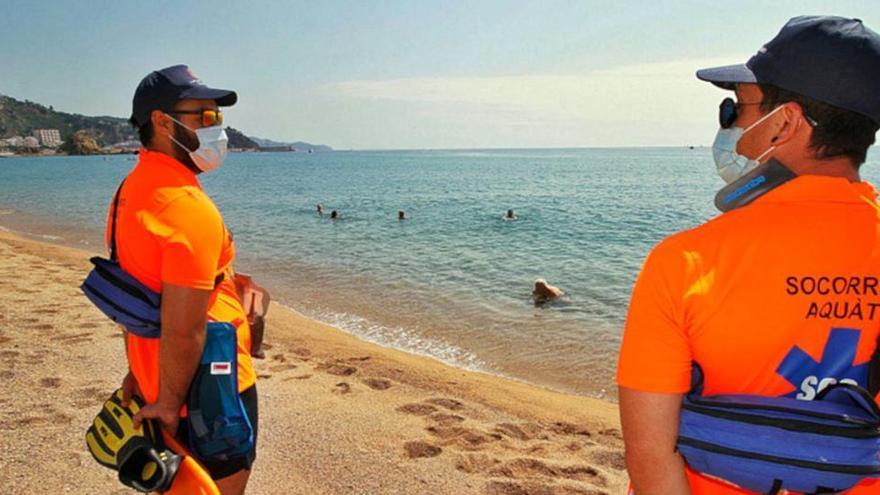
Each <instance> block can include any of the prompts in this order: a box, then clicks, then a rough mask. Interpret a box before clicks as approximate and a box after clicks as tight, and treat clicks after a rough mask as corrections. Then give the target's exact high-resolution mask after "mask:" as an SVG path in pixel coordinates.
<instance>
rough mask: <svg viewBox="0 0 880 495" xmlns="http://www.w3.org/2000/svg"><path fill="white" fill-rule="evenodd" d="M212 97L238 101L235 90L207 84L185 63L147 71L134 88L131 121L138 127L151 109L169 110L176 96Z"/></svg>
mask: <svg viewBox="0 0 880 495" xmlns="http://www.w3.org/2000/svg"><path fill="white" fill-rule="evenodd" d="M189 99H195V100H214V101H216V102H217V105H218V106H221V107H229V106H232V105H235V102H236V101H238V95H236V94H235V91H231V90H228V89H215V88H209V87H208V86H206V85H205V83H203V82H202V80H201V79H199V77H198V76H196V75H195V74H194V73H193V71H192V69H190V68H189V67H187V66H186V65H173V66H171V67H166V68H164V69H162V70H157V71H153V72H150V73H149V74H147V77H145V78H143V79H142V80H141V83H140V84H138V87H137V89H136V90H135V92H134V99H133V100H132V105H131V106H132V110H131V121H132V122H133V123H134V124H135V125H137V126H138V127H140V126H142V125H144V124H146V123H147V122H148V121H149V120H150V113H151V112H152V111H153V110H163V111H166V112H167V111H170V110H172V109H173V108H174V105H175V104H176V103H177V102H178V101H180V100H189Z"/></svg>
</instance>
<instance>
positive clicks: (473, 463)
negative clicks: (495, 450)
mask: <svg viewBox="0 0 880 495" xmlns="http://www.w3.org/2000/svg"><path fill="white" fill-rule="evenodd" d="M498 464H501V461H499V460H498V459H495V458H492V457H489V456H488V455H486V454H465V455H463V456H460V457H459V458H458V460H457V461H455V469H458V470H459V471H461V472H464V473H468V474H474V473H482V472H484V471H488V470H489V469H491V468H493V467H495V466H496V465H498Z"/></svg>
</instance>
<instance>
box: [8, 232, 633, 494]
mask: <svg viewBox="0 0 880 495" xmlns="http://www.w3.org/2000/svg"><path fill="white" fill-rule="evenodd" d="M90 255H91V254H90V253H88V252H86V251H81V250H77V249H72V248H67V247H62V246H56V245H51V244H46V243H40V242H36V241H32V240H27V239H23V238H20V237H17V236H15V235H13V234H10V233H7V232H2V231H0V260H2V262H0V296H2V297H0V435H2V438H3V441H2V448H0V487H3V490H2V491H3V493H13V494H15V493H32V492H36V493H63V492H75V493H120V494H121V493H134V492H133V491H131V490H128V489H126V488H125V487H123V486H122V485H121V484H120V483H119V482H118V481H117V480H116V478H115V473H113V472H112V471H110V470H108V469H106V468H103V467H101V466H100V465H98V464H97V463H96V462H95V461H94V460H93V459H92V458H91V456H90V455H89V453H88V451H87V450H86V448H85V442H84V439H83V435H84V433H85V430H86V428H87V427H88V425H89V424H90V422H91V420H92V418H93V416H94V415H95V414H96V413H97V411H98V409H99V408H100V405H101V402H102V401H103V400H104V399H105V398H106V396H108V395H109V394H110V392H112V391H113V390H114V389H115V388H117V387H118V386H119V383H120V381H121V379H122V377H123V375H124V370H125V358H124V355H123V342H122V338H121V332H120V331H119V330H118V329H117V328H116V327H115V326H114V325H113V324H112V323H111V322H110V321H109V320H107V319H106V318H105V317H103V315H101V314H100V313H99V312H98V310H97V309H95V308H93V307H92V306H91V304H90V303H89V302H88V300H87V299H86V298H85V297H84V296H83V295H82V293H81V292H80V291H79V288H78V287H79V284H80V283H81V281H82V279H83V278H84V277H85V275H86V273H87V272H88V270H89V269H90V266H91V265H90V264H89V263H88V258H89V256H90ZM269 289H270V290H271V287H270V288H269ZM266 343H267V345H266V354H267V358H266V359H265V360H261V361H257V362H256V367H257V373H258V374H259V378H260V380H259V382H258V391H259V397H260V438H259V448H258V457H257V463H256V465H255V469H254V472H253V475H252V477H251V483H250V486H249V490H248V493H254V494H257V493H259V494H264V493H265V494H274V493H285V494H303V495H307V494H308V495H319V494H328V495H329V494H333V495H336V494H455V495H458V494H488V495H508V494H511V495H513V494H516V495H529V494H532V495H556V494H559V495H562V494H565V495H576V494H617V493H622V492H623V491H624V490H625V485H626V474H625V472H624V465H623V454H622V442H621V440H620V430H619V423H618V420H617V408H616V406H615V405H614V404H613V403H611V402H606V401H601V400H597V399H592V398H587V397H582V396H576V395H567V394H562V393H558V392H553V391H549V390H546V389H542V388H539V387H535V386H532V385H528V384H525V383H520V382H516V381H513V380H509V379H505V378H500V377H497V376H493V375H488V374H483V373H477V372H471V371H465V370H461V369H457V368H453V367H450V366H448V365H445V364H443V363H440V362H439V361H436V360H433V359H430V358H426V357H422V356H416V355H413V354H408V353H405V352H401V351H397V350H394V349H387V348H383V347H380V346H378V345H375V344H371V343H368V342H364V341H361V340H359V339H357V338H355V337H353V336H351V335H349V334H347V333H344V332H342V331H340V330H337V329H335V328H333V327H330V326H328V325H325V324H322V323H320V322H317V321H314V320H310V319H307V318H305V317H303V316H302V315H300V314H299V313H297V312H296V311H294V310H291V309H288V308H285V307H283V306H280V305H277V304H274V303H273V307H272V308H271V310H270V312H269V316H268V319H267V326H266Z"/></svg>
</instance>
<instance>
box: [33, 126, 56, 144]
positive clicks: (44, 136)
mask: <svg viewBox="0 0 880 495" xmlns="http://www.w3.org/2000/svg"><path fill="white" fill-rule="evenodd" d="M33 134H34V137H35V138H37V140H38V141H39V142H40V144H42V145H43V146H45V147H47V148H57V147H58V146H60V145H61V132H59V131H58V129H35V130H34V133H33Z"/></svg>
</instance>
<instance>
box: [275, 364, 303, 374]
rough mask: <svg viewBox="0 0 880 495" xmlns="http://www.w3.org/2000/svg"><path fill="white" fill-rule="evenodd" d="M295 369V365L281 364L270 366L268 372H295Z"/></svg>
mask: <svg viewBox="0 0 880 495" xmlns="http://www.w3.org/2000/svg"><path fill="white" fill-rule="evenodd" d="M296 368H297V365H295V364H293V363H283V364H276V365H275V366H270V367H269V371H271V372H273V373H275V372H279V371H287V370H295V369H296Z"/></svg>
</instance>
